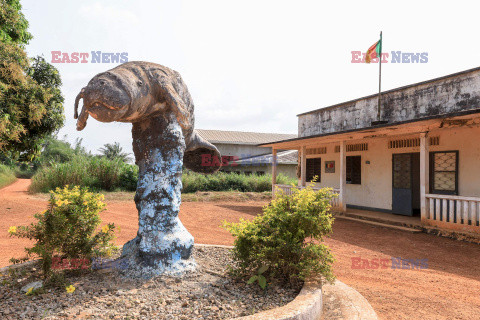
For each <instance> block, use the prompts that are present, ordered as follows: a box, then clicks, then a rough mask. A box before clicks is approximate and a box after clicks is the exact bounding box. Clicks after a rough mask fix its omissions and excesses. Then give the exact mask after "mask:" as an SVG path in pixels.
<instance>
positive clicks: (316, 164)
mask: <svg viewBox="0 0 480 320" xmlns="http://www.w3.org/2000/svg"><path fill="white" fill-rule="evenodd" d="M306 174H307V181H312V180H313V178H314V177H315V176H317V179H316V180H315V182H320V181H321V177H322V158H311V159H307V172H306Z"/></svg>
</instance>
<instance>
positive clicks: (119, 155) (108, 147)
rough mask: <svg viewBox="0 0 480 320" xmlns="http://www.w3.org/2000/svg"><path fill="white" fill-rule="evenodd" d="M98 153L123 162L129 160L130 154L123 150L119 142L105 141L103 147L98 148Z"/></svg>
mask: <svg viewBox="0 0 480 320" xmlns="http://www.w3.org/2000/svg"><path fill="white" fill-rule="evenodd" d="M98 151H100V153H101V154H102V155H103V156H105V157H106V158H107V159H110V160H113V159H121V160H122V161H123V162H129V161H130V156H129V155H130V154H129V153H126V152H123V149H122V147H121V146H120V143H118V142H115V143H114V144H111V143H107V144H105V145H104V146H103V148H100V149H98Z"/></svg>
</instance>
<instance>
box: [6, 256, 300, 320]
mask: <svg viewBox="0 0 480 320" xmlns="http://www.w3.org/2000/svg"><path fill="white" fill-rule="evenodd" d="M193 257H194V258H195V260H196V262H197V270H196V271H194V272H191V273H189V274H187V275H185V276H183V277H182V278H172V277H166V276H160V277H155V278H151V279H148V280H145V279H131V278H125V277H123V276H121V274H120V273H119V272H118V271H116V270H111V269H104V270H97V271H92V272H89V273H86V274H84V275H77V276H70V277H68V281H69V282H70V283H71V284H72V285H73V286H75V288H76V290H75V292H73V293H67V292H66V290H65V289H64V288H61V289H47V292H46V293H43V294H39V295H35V296H26V295H25V293H23V292H21V287H23V286H25V285H26V284H28V283H31V282H33V281H34V280H38V279H34V278H32V277H29V276H28V275H29V274H32V272H31V271H32V267H31V266H30V267H28V268H25V269H28V272H27V274H26V275H23V278H21V279H19V280H17V281H16V283H15V284H13V285H9V284H6V282H7V281H6V280H5V278H6V276H5V275H3V276H2V278H3V280H4V281H3V283H2V285H1V286H0V318H1V319H189V320H190V319H230V318H235V317H240V316H245V315H249V314H253V313H256V312H260V311H263V310H267V309H271V308H276V307H279V306H282V305H285V304H287V303H288V302H290V301H292V300H293V299H294V298H295V297H296V296H297V295H298V293H299V292H300V289H301V284H300V283H299V284H297V285H296V286H281V285H275V284H269V286H268V287H267V290H266V291H264V290H262V289H260V287H259V286H258V285H247V284H246V281H239V282H238V281H235V280H233V279H231V278H230V277H229V276H228V275H227V274H226V270H227V265H228V264H229V263H230V262H231V260H230V250H229V249H227V248H218V247H195V248H194V250H193ZM22 279H23V280H22ZM245 280H246V279H245Z"/></svg>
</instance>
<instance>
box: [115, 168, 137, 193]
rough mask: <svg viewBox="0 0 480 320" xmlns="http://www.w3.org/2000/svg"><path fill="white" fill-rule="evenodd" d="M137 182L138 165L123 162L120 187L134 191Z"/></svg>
mask: <svg viewBox="0 0 480 320" xmlns="http://www.w3.org/2000/svg"><path fill="white" fill-rule="evenodd" d="M137 182H138V167H137V166H135V165H131V164H125V166H124V167H123V170H122V173H121V175H120V185H119V187H120V189H122V190H125V191H135V190H136V189H137Z"/></svg>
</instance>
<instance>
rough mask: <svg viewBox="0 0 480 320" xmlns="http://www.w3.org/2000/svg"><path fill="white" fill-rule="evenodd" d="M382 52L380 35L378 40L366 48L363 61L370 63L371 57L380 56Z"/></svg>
mask: <svg viewBox="0 0 480 320" xmlns="http://www.w3.org/2000/svg"><path fill="white" fill-rule="evenodd" d="M381 54H382V38H381V36H380V40H378V41H377V42H375V44H374V45H373V46H371V47H370V48H368V50H367V55H366V56H365V62H366V63H370V62H371V61H372V59H375V58H378V57H380V56H381Z"/></svg>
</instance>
